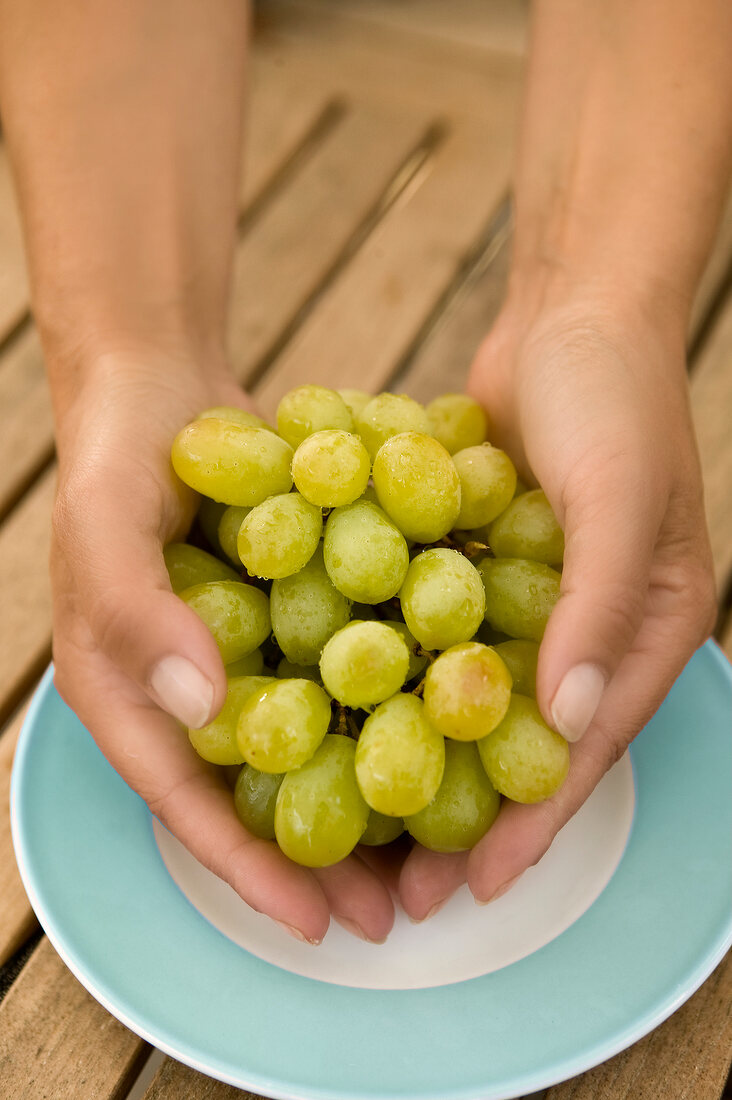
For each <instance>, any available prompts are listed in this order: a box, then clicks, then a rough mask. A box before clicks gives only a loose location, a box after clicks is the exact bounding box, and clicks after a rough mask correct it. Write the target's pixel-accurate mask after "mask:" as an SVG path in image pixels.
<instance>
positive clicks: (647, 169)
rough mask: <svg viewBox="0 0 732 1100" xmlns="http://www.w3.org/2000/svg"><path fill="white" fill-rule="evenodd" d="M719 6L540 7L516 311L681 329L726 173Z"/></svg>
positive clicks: (725, 80) (728, 148) (519, 190)
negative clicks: (568, 302) (626, 304)
mask: <svg viewBox="0 0 732 1100" xmlns="http://www.w3.org/2000/svg"><path fill="white" fill-rule="evenodd" d="M730 55H732V7H730V5H729V4H728V3H727V2H726V0H708V2H707V3H704V4H699V3H698V2H696V0H668V2H665V3H661V2H659V0H635V2H633V3H630V2H627V0H537V2H536V4H535V10H534V26H533V35H532V47H531V55H530V65H529V75H528V80H527V87H526V100H525V107H524V113H523V122H522V133H521V141H520V150H519V160H518V166H517V174H516V239H515V257H514V267H513V275H512V294H513V296H514V298H516V297H519V298H520V297H524V298H526V297H527V296H528V297H529V298H531V299H532V304H533V307H534V308H535V306H536V305H537V304H539V302H544V301H546V300H547V299H548V300H549V301H553V300H556V299H559V300H561V299H562V298H563V297H565V296H566V295H567V294H568V293H569V294H570V295H572V294H574V293H576V292H577V291H580V292H581V293H582V294H584V295H586V294H588V293H590V294H592V293H593V292H596V293H597V295H598V296H604V295H606V293H607V291H608V288H612V289H613V292H614V293H616V294H617V295H618V296H620V297H622V296H627V297H629V298H630V297H633V296H635V297H636V298H637V300H638V302H639V304H640V305H641V307H643V306H644V305H646V304H648V302H649V301H651V300H652V302H653V308H654V309H655V308H658V309H659V310H662V311H663V313H662V314H660V315H662V316H664V318H667V319H669V320H673V321H677V322H678V324H679V326H680V328H681V329H682V335H683V327H684V326H685V323H686V316H687V314H688V309H689V305H690V301H691V298H692V296H693V292H694V289H695V286H696V283H697V281H698V278H699V275H700V272H701V269H702V266H703V263H704V259H705V257H706V254H707V252H708V249H709V247H710V244H711V241H712V239H713V235H714V230H715V227H716V224H717V220H718V216H719V211H720V207H721V203H722V200H723V197H724V193H725V189H726V184H727V180H728V177H729V170H730V162H731V161H732V126H731V124H730V119H731V118H732V70H731V69H730V66H729V57H730Z"/></svg>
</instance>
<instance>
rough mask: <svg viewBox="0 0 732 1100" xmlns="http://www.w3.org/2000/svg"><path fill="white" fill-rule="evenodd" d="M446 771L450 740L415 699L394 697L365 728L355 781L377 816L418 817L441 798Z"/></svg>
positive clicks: (388, 700) (376, 712)
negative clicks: (408, 815) (436, 798)
mask: <svg viewBox="0 0 732 1100" xmlns="http://www.w3.org/2000/svg"><path fill="white" fill-rule="evenodd" d="M444 766H445V739H444V738H443V736H442V734H440V733H439V732H438V731H437V730H436V729H435V727H434V726H433V725H432V724H431V723H430V722H428V721H427V718H426V717H425V714H424V706H423V705H422V702H421V700H420V699H418V698H417V697H416V696H415V695H410V694H406V693H403V692H402V693H399V694H398V695H393V696H392V697H391V699H387V700H386V702H384V703H381V704H380V705H379V706H378V707H377V708H376V710H375V711H374V713H373V714H372V715H370V716H369V717H368V718H367V719H366V721H365V722H364V724H363V729H362V730H361V736H360V737H359V739H358V744H357V746H356V777H357V779H358V785H359V788H360V790H361V793H362V794H363V796H364V798H365V799H366V801H367V802H368V804H369V806H370V807H371V808H372V809H373V810H378V812H379V813H382V814H387V815H389V816H391V817H405V816H406V815H407V814H415V813H417V812H418V811H419V810H421V809H422V808H423V807H424V806H426V805H427V803H428V802H430V801H431V799H432V798H434V796H435V794H436V793H437V788H438V787H439V785H440V780H441V779H442V772H443V769H444Z"/></svg>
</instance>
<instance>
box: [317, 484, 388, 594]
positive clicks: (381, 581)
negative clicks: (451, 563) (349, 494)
mask: <svg viewBox="0 0 732 1100" xmlns="http://www.w3.org/2000/svg"><path fill="white" fill-rule="evenodd" d="M323 557H324V561H325V568H326V569H327V570H328V576H329V577H330V579H331V580H332V581H333V584H334V585H335V586H336V588H337V589H338V590H339V592H343V594H344V595H345V596H348V598H349V599H351V600H356V601H357V602H359V603H369V604H373V603H382V602H383V601H384V600H389V599H391V597H392V596H394V595H396V593H397V592H398V591H399V589H400V587H401V585H402V583H403V581H404V578H405V576H406V573H407V566H408V565H409V551H408V550H407V544H406V542H405V540H404V536H403V535H402V534H401V532H400V531H399V529H398V528H397V526H396V525H395V524H394V523H392V521H391V520H390V519H389V517H388V516H387V515H386V513H385V512H383V511H382V509H381V508H379V506H378V505H377V504H372V503H371V502H370V501H368V500H357V501H355V502H354V503H353V504H348V505H346V506H345V507H343V508H336V509H335V511H333V512H331V514H330V516H329V517H328V519H327V521H326V524H325V539H324V541H323Z"/></svg>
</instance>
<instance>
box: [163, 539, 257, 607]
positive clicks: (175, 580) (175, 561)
mask: <svg viewBox="0 0 732 1100" xmlns="http://www.w3.org/2000/svg"><path fill="white" fill-rule="evenodd" d="M163 558H164V560H165V568H166V569H167V570H168V576H169V577H170V587H171V588H172V589H173V591H174V592H175V593H176V594H179V593H180V592H182V591H183V589H184V588H190V587H191V585H193V584H204V583H205V582H206V581H237V582H238V581H239V580H240V577H239V574H238V573H235V572H234V570H233V569H232V568H231V567H230V566H228V565H225V564H224V563H223V562H222V561H219V559H218V558H215V557H214V556H213V554H209V553H207V552H206V551H205V550H199V548H198V547H197V546H189V545H188V543H187V542H170V543H168V545H167V546H166V547H165V549H164V550H163Z"/></svg>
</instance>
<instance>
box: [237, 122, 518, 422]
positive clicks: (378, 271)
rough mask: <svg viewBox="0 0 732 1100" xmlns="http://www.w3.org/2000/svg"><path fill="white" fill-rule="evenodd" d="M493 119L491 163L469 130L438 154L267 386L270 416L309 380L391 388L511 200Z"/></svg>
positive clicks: (479, 137)
mask: <svg viewBox="0 0 732 1100" xmlns="http://www.w3.org/2000/svg"><path fill="white" fill-rule="evenodd" d="M493 122H494V136H495V141H494V142H493V143H492V148H493V155H492V156H491V157H490V158H488V156H487V154H486V145H485V144H484V138H485V133H476V132H475V131H473V130H471V129H470V128H468V127H466V126H464V127H460V128H459V129H456V130H454V131H453V132H452V133H450V134H449V135H448V137H447V139H446V140H445V141H444V143H443V144H442V145H441V146H440V147H439V148H438V149H437V150H436V151H435V153H434V155H433V157H432V158H431V160H430V162H429V163H428V165H426V167H425V169H424V171H423V172H422V173H421V175H420V177H419V178H418V179H417V180H415V181H414V183H413V186H412V188H410V189H409V191H408V192H407V194H406V195H405V196H404V199H403V201H402V202H400V203H398V204H397V205H396V206H394V207H393V208H392V209H391V210H390V211H389V212H388V213H387V215H386V216H385V217H384V219H383V221H382V222H381V223H380V224H379V226H378V227H377V228H376V229H375V231H374V232H373V233H372V235H371V236H370V237H369V239H368V241H367V242H366V243H365V244H364V245H363V247H362V249H361V250H360V252H359V253H358V255H357V256H356V257H355V258H354V260H353V261H352V263H351V264H350V265H349V267H348V268H347V269H346V271H345V272H344V273H343V274H342V275H341V277H340V279H339V280H338V282H337V283H336V284H335V285H334V286H333V287H332V288H331V290H330V291H329V293H328V295H327V296H326V297H325V298H324V299H323V300H322V301H321V302H320V303H319V304H318V307H317V309H316V310H314V311H313V313H312V314H311V316H310V317H309V318H308V319H307V321H306V322H305V324H304V325H303V326H302V327H301V329H300V330H299V331H298V332H297V334H296V335H295V337H294V338H293V340H292V341H291V343H290V344H289V345H288V347H287V348H286V349H285V351H284V352H283V354H282V355H281V356H280V357H279V359H278V360H277V362H276V364H275V365H274V367H273V368H272V369H271V370H270V372H269V373H268V375H267V376H266V378H265V379H264V381H263V383H262V385H261V386H260V387H259V389H258V391H257V393H258V397H259V399H260V401H261V402H262V404H263V407H264V409H265V410H266V411H267V412H271V411H272V410H273V409H274V407H275V406H276V404H277V402H278V401H279V399H280V397H281V396H282V395H283V394H284V393H285V392H286V391H287V390H288V389H290V388H291V387H292V386H293V385H297V384H298V383H299V382H301V381H302V380H303V379H306V378H307V379H309V380H310V381H311V382H319V383H323V384H326V385H333V384H335V383H337V384H338V385H339V386H356V387H359V388H362V389H372V390H379V389H383V388H384V387H385V386H386V385H387V384H388V382H389V379H390V378H391V376H392V375H393V374H394V373H395V371H396V370H397V369H398V367H399V363H400V359H401V358H402V357H403V356H405V355H406V354H407V353H408V351H409V348H410V345H411V344H412V343H413V342H414V341H415V339H417V338H418V334H419V331H420V329H421V327H422V325H423V324H424V323H425V322H426V320H427V319H428V317H429V314H430V312H431V311H433V310H435V309H436V308H438V307H439V302H440V298H441V296H442V295H443V294H444V293H445V292H446V290H447V289H448V288H449V285H450V283H451V281H452V280H454V278H455V276H456V274H457V272H458V271H459V270H460V267H461V264H462V263H463V262H464V259H465V256H466V253H468V252H469V250H470V248H471V246H472V245H473V244H474V242H475V240H476V239H477V238H478V237H479V236H480V234H481V231H482V230H483V229H484V227H485V225H486V223H487V222H488V220H489V218H490V215H491V213H492V212H493V211H494V210H495V209H496V207H497V206H498V204H499V202H500V199H501V197H502V195H503V194H504V193H505V190H506V187H507V184H508V172H509V158H510V154H509V147H510V134H509V133H507V132H506V130H505V128H504V127H502V125H501V120H500V119H498V118H497V119H494V120H493Z"/></svg>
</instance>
